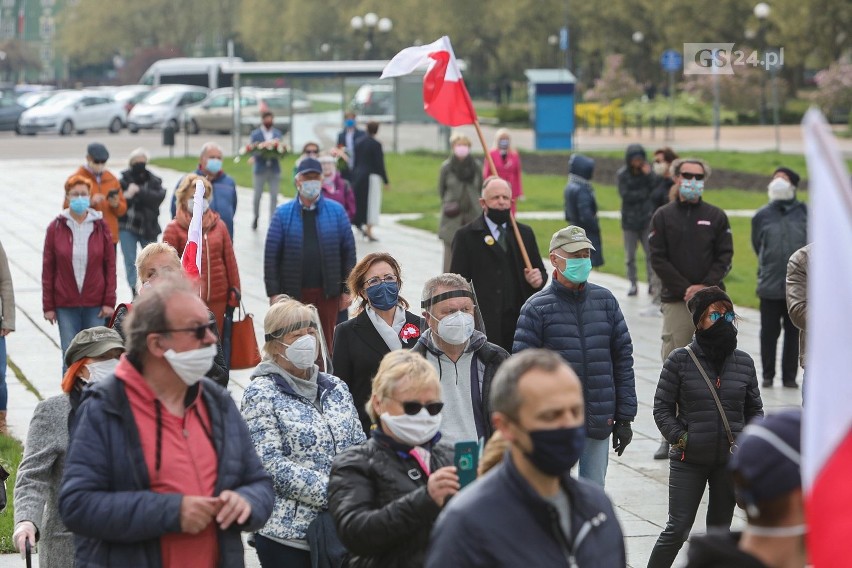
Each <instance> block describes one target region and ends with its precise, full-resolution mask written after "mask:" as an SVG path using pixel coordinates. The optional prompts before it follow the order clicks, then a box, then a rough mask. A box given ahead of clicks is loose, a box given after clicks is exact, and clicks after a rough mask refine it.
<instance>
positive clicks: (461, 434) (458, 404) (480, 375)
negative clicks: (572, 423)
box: [412, 273, 509, 443]
mask: <svg viewBox="0 0 852 568" xmlns="http://www.w3.org/2000/svg"><path fill="white" fill-rule="evenodd" d="M422 298H423V301H422V302H421V304H420V305H421V307H422V309H423V318H424V320H425V322H426V326H427V327H428V328H427V329H426V330H425V331H424V332H423V335H421V336H420V339H419V340H418V342H417V345H415V346H414V347H413V348H412V351H414V352H415V353H420V354H421V355H422V356H423V357H425V358H426V360H427V361H429V362H430V363H431V364H432V365H433V366H434V367H435V369H436V370H437V371H438V376H439V377H441V384H442V385H443V392H442V400H443V402H444V410H443V412H442V415H443V417H444V419H443V422H442V424H441V434H442V435H443V437H444V440H446V441H449V442H450V443H454V442H462V441H473V440H479V439H480V438H489V437H490V436H491V433H492V431H493V427H492V425H491V419H490V418H491V406H490V403H489V393H490V392H491V381H492V379H493V378H494V375H495V374H496V372H497V369H498V367H499V366H500V364H501V363H502V362H503V361H504V360H505V359H506V358H507V357H508V356H509V354H508V353H507V352H506V350H505V349H503V348H502V347H500V346H498V345H495V344H493V343H490V342H489V341H488V340H487V339H486V337H485V334H483V333H482V332H481V331H479V330H477V329H476V324H477V320H478V319H479V318H478V317H477V316H478V315H479V310H478V307H477V305H476V304H475V303H474V300H475V298H474V295H473V293H472V291H471V287H470V284H468V282H467V281H466V280H465V279H464V278H462V277H461V276H459V275H458V274H449V273H447V274H441V275H439V276H435V277H433V278H430V279H429V280H427V281H426V284H425V285H424V287H423V296H422Z"/></svg>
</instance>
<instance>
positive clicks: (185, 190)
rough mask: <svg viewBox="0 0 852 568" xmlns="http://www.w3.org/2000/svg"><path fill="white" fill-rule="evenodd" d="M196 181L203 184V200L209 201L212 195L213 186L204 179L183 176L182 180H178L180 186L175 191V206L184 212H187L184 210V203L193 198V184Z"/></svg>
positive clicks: (197, 176) (190, 175) (191, 175)
mask: <svg viewBox="0 0 852 568" xmlns="http://www.w3.org/2000/svg"><path fill="white" fill-rule="evenodd" d="M197 180H201V181H202V183H204V199H210V196H211V195H213V185H212V184H211V183H210V181H209V180H208V179H207V178H206V177H204V176H200V175H198V174H188V175H185V176H183V179H181V180H180V185H178V188H177V189H176V190H175V200H176V201H177V206H178V207H181V208H183V209H184V210H185V211H189V210H188V209H187V208H186V202H187V201H189V200H190V199H192V198H193V197H194V196H195V182H196V181H197Z"/></svg>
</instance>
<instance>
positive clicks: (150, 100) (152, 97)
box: [141, 89, 182, 105]
mask: <svg viewBox="0 0 852 568" xmlns="http://www.w3.org/2000/svg"><path fill="white" fill-rule="evenodd" d="M181 94H182V93H181V92H179V91H173V90H171V89H168V90H165V91H152V92H151V93H150V94H149V95H148V96H147V97H145V98H144V99H142V101H141V102H142V103H144V104H146V105H167V104H171V103H173V102H174V101H175V99H176V98H178V97H179V96H181Z"/></svg>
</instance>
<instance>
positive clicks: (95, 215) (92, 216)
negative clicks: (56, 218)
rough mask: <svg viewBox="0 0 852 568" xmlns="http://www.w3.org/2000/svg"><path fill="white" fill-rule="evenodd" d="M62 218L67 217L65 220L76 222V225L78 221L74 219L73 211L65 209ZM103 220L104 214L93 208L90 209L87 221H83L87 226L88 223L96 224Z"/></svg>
mask: <svg viewBox="0 0 852 568" xmlns="http://www.w3.org/2000/svg"><path fill="white" fill-rule="evenodd" d="M61 216H62V217H65V218H66V219H68V220H69V221H74V222H75V223H76V222H77V221H76V219H74V218H73V217H72V216H71V211H70V210H68V209H63V210H62V213H61ZM103 218H104V214H103V213H101V212H100V211H98V210H97V209H92V208H91V207H89V214H88V215H86V218H85V219H83V224H84V225H85V224H86V223H94V222H95V221H99V220H101V219H103Z"/></svg>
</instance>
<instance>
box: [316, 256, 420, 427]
mask: <svg viewBox="0 0 852 568" xmlns="http://www.w3.org/2000/svg"><path fill="white" fill-rule="evenodd" d="M400 272H401V270H400V267H399V263H398V262H397V261H396V259H395V258H393V257H392V256H391V255H389V254H388V253H385V252H374V253H370V254H368V255H366V256H364V257H363V258H362V259H361V260H359V261H358V264H356V265H355V268H353V269H352V272H350V273H349V282H348V286H349V290H350V291H351V293H352V296H353V297H354V298H357V299H358V305H357V314H358V315H356V316H355V317H354V318H352V319H350V320H348V321H345V322H344V323H341V324H339V325H338V326H337V327H336V328H335V330H334V353H333V355H332V364H333V368H334V373H335V375H337V376H338V377H340V378H341V379H343V382H345V383H346V385H347V386H348V387H349V391H350V392H351V393H352V398H353V399H354V400H355V408H357V409H358V416H359V417H360V419H361V425H362V426H363V427H364V432H365V433H366V434H368V435H369V433H370V426H371V425H372V422H371V420H370V416H369V414H368V413H367V408H366V406H365V405H366V404H367V400H368V399H369V398H370V388H371V386H370V384H371V382H372V379H373V377H374V376H375V375H376V370H377V369H378V368H379V363H380V362H381V361H382V357H383V356H384V355H385V354H386V353H388V352H390V351H395V350H397V349H411V348H412V347H414V345H415V344H417V339H418V338H419V337H420V316H418V315H415V314H413V313H411V312H409V311H408V302H407V301H406V300H405V298H403V297H402V296H400V295H399V293H400V290H401V289H402V275H401V274H400Z"/></svg>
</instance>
